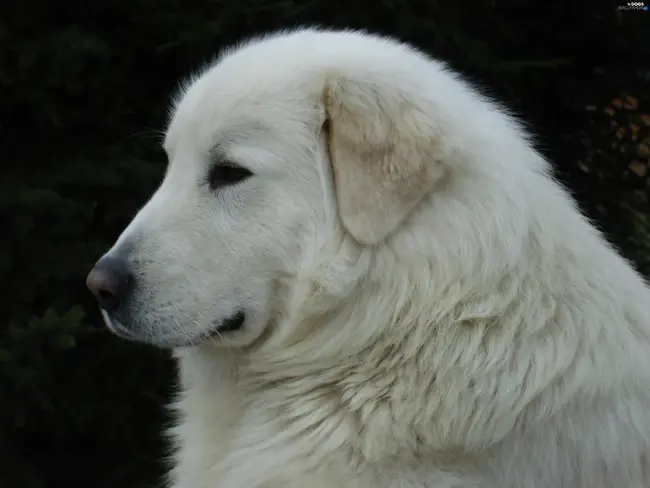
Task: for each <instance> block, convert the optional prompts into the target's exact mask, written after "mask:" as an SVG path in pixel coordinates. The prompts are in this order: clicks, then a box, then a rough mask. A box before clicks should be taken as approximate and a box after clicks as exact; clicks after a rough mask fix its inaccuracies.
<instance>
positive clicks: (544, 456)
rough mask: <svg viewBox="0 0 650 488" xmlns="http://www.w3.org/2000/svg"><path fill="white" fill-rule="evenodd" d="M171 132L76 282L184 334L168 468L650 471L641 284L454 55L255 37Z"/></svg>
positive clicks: (442, 481) (439, 487)
mask: <svg viewBox="0 0 650 488" xmlns="http://www.w3.org/2000/svg"><path fill="white" fill-rule="evenodd" d="M165 150H166V152H167V155H168V157H169V161H170V163H169V168H168V171H167V175H166V177H165V179H164V181H163V183H162V185H161V186H160V188H159V189H158V191H157V192H156V193H155V194H154V196H153V197H152V198H151V200H150V201H149V202H148V203H147V205H146V206H145V207H144V208H143V209H142V210H141V211H140V212H139V214H138V215H137V216H136V218H135V219H134V220H133V222H132V223H131V224H130V225H129V227H128V228H127V229H126V230H125V231H124V233H123V234H122V236H121V237H120V238H119V240H118V241H117V243H116V244H115V246H114V247H113V248H112V249H111V250H110V251H109V252H108V253H107V255H106V256H104V258H102V259H101V260H100V261H99V262H98V264H97V266H96V267H95V268H94V270H93V271H92V272H91V274H90V275H89V277H88V285H89V287H90V288H91V290H92V291H93V292H94V293H95V294H96V295H97V297H98V300H99V302H100V306H101V307H102V309H103V310H104V315H105V317H106V321H107V323H108V325H109V327H110V328H111V329H112V330H113V331H114V332H115V333H117V334H119V335H121V336H124V337H126V338H130V339H133V340H139V341H144V342H148V343H150V344H155V345H158V346H162V347H171V348H174V349H175V355H176V357H177V358H178V359H179V365H180V377H181V390H182V391H181V394H180V398H179V401H178V402H177V404H176V408H177V409H178V412H179V417H180V419H179V423H178V426H177V427H176V428H175V429H174V430H173V437H174V439H175V440H176V442H177V454H176V457H175V469H174V470H173V476H172V481H171V485H172V486H173V487H174V488H339V487H341V488H343V487H344V488H425V487H426V488H451V487H456V488H470V487H481V488H524V487H526V488H528V487H531V488H533V487H534V488H605V487H606V488H640V487H650V289H649V288H648V287H647V286H646V284H645V283H644V281H643V280H642V278H641V277H640V276H639V275H638V274H637V273H636V272H635V271H634V270H633V268H632V267H631V266H630V265H629V264H628V263H627V262H626V261H624V260H623V259H622V258H621V257H620V256H619V255H618V254H617V253H616V252H615V251H614V250H613V249H612V248H611V247H610V246H609V245H608V243H607V242H606V241H605V239H604V238H603V237H602V236H601V235H600V234H599V233H598V231H597V230H595V229H594V227H592V226H591V225H590V224H589V223H588V222H587V220H586V219H585V218H584V217H583V216H582V215H581V214H580V212H579V211H578V210H577V209H576V206H575V205H574V202H573V201H572V200H571V198H570V197H569V196H568V195H567V193H566V192H565V191H564V190H563V189H562V188H561V187H560V185H558V184H557V183H556V182H555V181H554V180H553V178H552V177H551V176H550V174H549V168H548V164H547V163H546V162H545V161H544V159H543V158H542V157H541V156H540V155H539V154H538V153H536V152H535V150H534V149H533V148H532V147H531V144H530V142H529V141H528V140H527V137H526V136H525V134H524V133H523V132H522V130H521V129H520V127H519V126H518V124H517V122H516V121H514V120H513V119H512V118H510V117H509V116H507V115H506V114H505V113H504V111H503V110H502V109H500V108H499V107H498V106H496V105H495V104H493V103H491V102H490V101H488V100H486V99H485V98H484V97H482V96H481V95H479V94H478V93H477V92H476V91H475V90H473V89H472V88H471V87H470V86H468V85H467V84H466V83H465V82H463V81H462V80H461V79H459V78H458V77H457V76H456V75H455V74H454V73H452V72H450V71H449V70H448V69H446V68H445V66H444V65H443V64H441V63H439V62H437V61H434V60H432V59H430V58H428V57H427V56H425V55H423V54H422V53H419V52H418V51H416V50H414V49H413V48H411V47H408V46H406V45H404V44H401V43H398V42H396V41H393V40H390V39H386V38H381V37H377V36H373V35H368V34H364V33H359V32H332V31H325V30H317V29H305V30H298V31H295V32H283V33H280V34H276V35H272V36H269V37H265V38H262V39H257V40H255V41H252V42H249V43H246V44H244V45H242V46H240V47H238V48H237V49H233V50H231V51H229V52H227V53H225V54H224V55H223V56H222V57H221V59H220V60H219V61H218V62H217V63H216V64H215V65H214V66H211V67H210V68H209V69H206V70H205V71H204V72H202V73H201V74H200V75H199V76H197V77H196V78H194V79H193V80H192V81H191V82H190V83H188V84H187V85H186V86H185V87H184V90H183V91H182V94H181V96H180V97H178V99H177V102H176V103H175V105H174V107H173V110H172V117H171V122H170V124H169V127H168V130H167V133H166V140H165Z"/></svg>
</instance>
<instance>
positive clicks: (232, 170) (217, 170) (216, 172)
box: [208, 163, 253, 190]
mask: <svg viewBox="0 0 650 488" xmlns="http://www.w3.org/2000/svg"><path fill="white" fill-rule="evenodd" d="M251 176H253V173H252V172H250V171H249V170H247V169H246V168H243V167H241V166H237V165H235V164H232V163H223V164H215V165H213V166H212V168H210V173H209V174H208V184H209V185H210V189H211V190H216V189H217V188H222V187H224V186H228V185H234V184H237V183H239V182H241V181H244V180H245V179H246V178H250V177H251Z"/></svg>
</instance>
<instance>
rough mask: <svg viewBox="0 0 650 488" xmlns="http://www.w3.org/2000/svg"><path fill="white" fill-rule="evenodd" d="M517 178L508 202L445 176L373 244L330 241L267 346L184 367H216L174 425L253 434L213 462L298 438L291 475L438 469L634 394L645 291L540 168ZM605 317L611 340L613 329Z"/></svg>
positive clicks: (639, 380)
mask: <svg viewBox="0 0 650 488" xmlns="http://www.w3.org/2000/svg"><path fill="white" fill-rule="evenodd" d="M522 180H524V181H531V185H530V187H528V188H526V187H520V188H517V189H512V188H510V189H509V192H508V193H507V195H506V194H504V192H503V191H501V189H500V187H499V184H498V183H497V182H494V184H493V185H490V184H489V183H490V182H489V181H488V180H486V179H483V180H482V181H480V180H479V179H477V178H476V177H475V175H472V176H471V177H469V178H467V179H466V180H463V179H461V178H459V179H458V180H457V181H456V182H454V183H453V184H454V185H456V186H455V187H454V188H450V189H449V192H447V193H446V192H445V191H444V190H442V191H438V192H435V194H433V195H431V196H430V197H429V199H428V200H427V201H425V202H423V204H422V205H421V207H422V208H421V209H420V210H419V211H418V212H416V214H415V215H412V216H411V217H410V218H411V219H413V221H412V225H410V226H409V227H407V228H405V229H404V230H403V231H402V232H399V233H396V234H395V235H394V236H393V237H392V238H390V239H389V240H388V242H386V243H384V244H382V245H381V246H377V247H375V248H372V249H370V248H362V247H360V246H358V245H357V244H356V243H354V242H352V241H351V240H349V238H344V240H343V242H342V244H341V245H340V246H338V247H336V249H334V250H331V251H329V252H325V253H324V254H323V253H321V258H323V259H321V260H320V261H313V262H312V264H311V267H310V268H309V270H305V271H304V272H303V274H304V279H303V278H302V277H301V276H298V277H297V278H296V280H295V282H294V283H293V284H292V285H291V286H290V287H288V288H287V290H286V292H287V293H288V296H287V297H286V298H287V300H286V301H287V304H288V305H287V308H286V310H284V311H283V316H282V319H281V320H280V321H279V322H278V324H277V334H276V335H275V337H273V338H272V339H271V340H269V342H268V343H266V344H264V345H263V346H262V347H260V348H259V349H257V350H256V351H254V352H253V353H251V354H247V355H240V353H238V352H236V351H234V352H229V351H215V350H211V349H210V350H207V349H206V347H207V346H204V347H203V348H202V349H201V350H200V351H199V350H195V351H193V352H188V351H186V352H183V353H181V355H182V358H183V360H184V361H186V362H187V363H188V366H187V367H186V370H187V371H190V369H191V368H190V366H189V363H190V362H191V361H192V360H191V358H189V356H191V355H192V354H194V355H196V354H202V355H206V354H212V355H215V356H216V355H221V359H219V360H217V359H215V371H216V370H219V368H223V369H221V370H219V371H220V372H219V373H215V375H214V376H212V377H211V376H210V375H209V374H208V373H204V377H203V378H201V379H200V380H199V379H196V378H194V379H189V378H187V377H186V378H184V383H185V385H184V386H185V395H186V400H181V404H180V407H181V409H182V410H184V411H185V413H186V415H187V419H188V421H189V420H190V419H192V418H194V420H193V421H195V422H197V424H196V428H197V429H210V426H208V425H201V422H203V423H209V422H211V421H212V422H216V423H218V424H219V425H220V426H222V427H221V428H222V429H225V430H222V431H221V432H222V435H223V436H224V438H227V437H228V433H227V432H228V429H230V428H232V429H236V425H237V423H241V422H246V423H247V424H246V425H247V426H248V427H249V429H248V432H257V434H259V436H256V435H253V434H251V437H250V438H246V439H238V440H237V441H236V442H237V443H238V444H237V449H234V446H232V445H231V446H230V447H229V448H227V449H226V452H227V456H225V458H223V459H222V460H221V461H222V462H223V463H227V462H228V459H234V456H236V454H235V453H236V452H241V451H242V450H246V449H249V450H250V451H257V452H261V450H264V449H272V450H274V453H275V455H274V462H275V463H280V464H281V461H280V459H281V458H282V455H281V453H282V446H283V445H290V444H291V443H292V442H294V440H295V439H296V438H300V446H301V452H300V453H298V454H299V455H300V456H301V458H304V460H305V461H304V467H305V469H310V466H311V467H313V469H317V467H318V466H319V463H321V462H322V461H323V460H324V459H329V457H330V455H331V454H332V453H335V452H341V451H342V450H344V451H345V452H346V458H347V459H348V460H349V463H351V464H359V463H361V464H362V463H371V464H372V463H386V462H389V460H390V461H391V462H392V461H395V460H399V462H405V463H411V462H412V463H415V464H417V462H418V459H422V457H423V456H424V457H429V456H433V455H434V454H435V456H436V458H437V459H438V460H441V461H440V462H443V461H442V460H444V459H445V455H450V456H451V455H452V454H453V453H458V452H462V453H464V455H465V456H471V455H473V454H480V453H481V452H483V451H485V450H487V449H490V448H491V446H495V445H497V444H498V443H499V442H500V441H502V440H503V439H504V438H507V437H508V436H510V435H512V434H513V432H515V431H519V432H524V431H527V430H529V429H535V428H536V426H540V425H542V424H543V423H544V422H547V421H548V419H550V418H552V417H554V416H558V415H559V416H562V412H564V411H565V410H567V409H570V408H572V406H575V405H579V404H583V403H584V402H586V403H587V404H588V403H589V402H590V401H591V399H596V398H598V397H599V396H600V395H601V394H602V393H603V392H607V391H612V390H615V389H619V390H620V391H628V392H629V391H631V390H634V389H635V388H636V385H638V384H646V385H647V380H648V375H649V374H650V373H649V372H650V346H649V344H650V315H649V314H648V312H647V311H646V307H647V305H646V304H647V303H648V298H649V297H650V296H649V293H648V290H647V288H646V287H645V286H644V285H642V284H641V278H639V277H638V276H637V275H636V274H635V273H634V271H633V270H632V269H631V268H630V267H629V266H628V265H627V264H626V263H625V262H624V261H623V260H622V259H621V258H620V257H619V256H618V255H617V254H615V253H614V252H613V251H612V250H611V249H610V248H609V246H608V245H607V244H606V243H605V241H604V240H603V239H602V238H601V237H600V236H599V235H598V233H597V232H596V231H595V230H594V229H593V228H591V227H590V226H589V225H588V224H587V223H586V221H585V219H584V218H583V217H582V216H581V215H580V214H579V213H578V211H577V210H576V209H575V208H574V205H573V203H572V202H571V201H570V199H569V198H568V197H567V196H566V194H565V193H564V192H563V191H562V190H560V189H559V188H558V187H556V186H555V185H554V184H553V183H552V182H551V181H550V180H549V178H548V177H547V176H546V175H544V174H543V172H540V173H539V177H538V178H532V179H531V178H523V179H522ZM477 181H478V182H479V183H480V184H476V183H474V182H477ZM463 185H467V187H466V188H463ZM549 192H550V194H555V198H554V199H549ZM458 195H466V196H467V200H463V199H462V198H459V197H458ZM524 195H525V198H524ZM538 196H539V199H537V197H538ZM445 199H446V201H444V202H442V200H445ZM472 202H474V203H472ZM477 202H478V203H477ZM536 205H543V206H544V209H543V210H540V208H536V207H535V206H536ZM505 207H508V208H505ZM439 209H442V210H439ZM515 211H516V212H519V214H515V213H513V212H515ZM557 212H562V213H563V214H564V217H563V218H560V219H558V218H553V213H557ZM503 216H509V219H510V220H506V219H505V218H504V217H503ZM546 216H548V217H549V218H546ZM472 219H475V220H476V221H477V222H478V223H477V224H476V225H472V223H471V220H472ZM499 219H502V220H499ZM523 222H526V224H523ZM558 225H563V226H565V227H564V228H562V229H558V228H551V226H556V227H557V226H558ZM409 229H413V231H412V233H411V234H408V233H409ZM418 232H420V234H418ZM495 249H497V250H501V252H494V250H495ZM321 251H322V249H321ZM316 254H318V253H314V256H315V255H316ZM314 263H315V264H314ZM593 263H599V265H598V266H597V267H594V266H593ZM573 267H577V268H578V271H576V270H572V268H573ZM612 274H619V275H621V274H623V275H627V276H626V277H625V278H624V279H610V278H609V277H610V276H611V275H612ZM608 283H618V284H620V283H628V284H629V289H625V290H623V289H620V287H619V288H616V289H615V288H612V287H609V286H608ZM351 297H354V301H353V300H352V298H351ZM580 303H584V304H588V305H585V306H576V304H580ZM607 317H610V318H611V322H613V323H618V324H625V326H624V327H622V328H619V329H617V330H612V328H611V327H608V326H607V325H608V324H605V323H603V320H604V318H605V319H606V318H607ZM357 325H358V327H357ZM220 365H221V366H220ZM223 365H227V367H226V366H223ZM224 372H225V373H224ZM187 374H189V373H187ZM187 374H186V376H187ZM205 375H207V376H205ZM216 378H220V379H219V382H221V386H218V385H217V384H216ZM224 378H225V379H224ZM199 383H200V384H199ZM193 388H194V389H195V388H202V389H206V388H207V389H214V390H215V394H214V395H213V398H214V399H215V404H214V405H204V406H202V407H201V409H203V412H196V411H194V412H189V411H188V408H189V406H190V405H192V403H191V401H190V398H189V397H190V396H191V395H192V394H193ZM226 390H227V392H228V393H227V395H229V400H228V401H227V402H226V403H223V401H221V400H219V398H221V397H222V396H225V394H226ZM219 391H220V394H219ZM235 399H236V400H235ZM219 402H222V403H219ZM541 407H543V408H541ZM191 408H193V409H196V408H198V407H196V406H193V405H192V406H191ZM211 408H212V409H214V411H210V409H211ZM226 409H229V411H227V412H225V413H224V411H225V410H226ZM217 412H219V413H217ZM251 412H255V417H254V418H249V417H248V414H249V413H251ZM197 414H198V415H197ZM224 418H227V419H230V421H228V422H226V421H224ZM201 419H202V420H201ZM210 419H212V420H210ZM432 419H434V420H432ZM435 419H440V420H441V421H440V422H437V421H436V420H435ZM621 421H622V422H625V420H624V419H622V420H621ZM251 423H252V424H254V425H256V426H257V429H253V428H252V427H251ZM224 425H226V426H228V427H227V428H225V427H223V426H224ZM238 449H239V451H238ZM285 451H286V453H287V456H289V455H296V454H297V453H296V452H295V451H293V450H290V449H286V450H285ZM213 462H215V463H217V461H216V460H213ZM260 462H261V461H260ZM280 467H281V466H280ZM266 468H268V469H271V467H266ZM266 468H265V469H266ZM215 469H216V468H215ZM256 469H257V471H258V472H259V470H261V469H263V468H262V465H260V466H258V468H256ZM276 469H279V467H277V466H276ZM233 476H234V475H233ZM237 476H239V477H240V478H239V479H241V476H243V474H242V470H239V471H238V474H237ZM251 476H252V475H251ZM220 486H221V485H220ZM223 486H228V485H223Z"/></svg>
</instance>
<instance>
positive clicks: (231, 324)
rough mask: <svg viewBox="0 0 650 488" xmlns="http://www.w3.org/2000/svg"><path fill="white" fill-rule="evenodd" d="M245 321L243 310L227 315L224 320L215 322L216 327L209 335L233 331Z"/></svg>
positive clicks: (239, 327) (238, 328)
mask: <svg viewBox="0 0 650 488" xmlns="http://www.w3.org/2000/svg"><path fill="white" fill-rule="evenodd" d="M244 322H246V315H245V314H244V312H242V311H239V312H237V313H236V314H234V315H232V316H230V317H228V318H227V319H226V320H223V321H222V322H221V323H219V324H217V326H216V327H214V328H213V329H212V333H211V334H210V336H211V337H213V336H217V337H218V336H219V335H220V334H223V333H224V332H235V331H238V330H240V329H241V328H242V327H243V326H244Z"/></svg>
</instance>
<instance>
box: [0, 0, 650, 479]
mask: <svg viewBox="0 0 650 488" xmlns="http://www.w3.org/2000/svg"><path fill="white" fill-rule="evenodd" d="M646 4H647V2H646ZM303 23H308V24H323V25H329V26H346V27H363V28H368V29H371V30H374V31H378V32H381V33H389V34H393V35H396V36H398V37H400V38H402V39H404V40H407V41H412V42H414V43H416V44H417V45H419V46H420V47H422V48H423V49H425V50H426V51H428V52H430V53H432V54H434V55H437V56H440V57H442V58H444V59H446V60H448V61H449V62H450V63H451V65H452V66H453V67H454V68H456V69H457V70H460V71H461V72H463V73H464V74H465V75H466V76H467V77H469V78H470V79H471V80H473V81H474V82H475V83H477V84H479V86H481V87H483V88H484V90H485V91H487V92H488V93H489V94H491V95H492V96H493V97H495V98H497V99H499V100H501V101H503V102H505V103H507V104H508V105H509V106H510V107H511V108H512V109H513V110H514V111H515V112H516V113H517V114H519V115H520V116H521V117H522V118H523V119H524V120H525V121H526V122H528V123H529V124H530V127H531V129H532V130H533V131H534V133H535V134H536V135H537V141H538V144H539V148H540V150H541V151H542V152H544V153H545V154H546V155H547V156H548V157H549V158H550V159H552V160H553V162H554V164H555V167H556V169H557V172H558V176H559V177H560V179H561V180H562V181H563V182H565V183H566V185H567V186H568V187H569V188H570V189H571V190H572V191H573V193H574V195H575V196H576V197H577V198H578V199H579V201H580V203H581V205H582V206H583V208H584V209H585V211H586V212H587V213H588V214H589V215H590V216H591V217H592V218H593V219H594V220H595V221H596V222H597V224H598V225H599V226H600V227H601V228H602V229H604V230H605V232H606V233H607V234H608V235H609V236H610V238H611V240H612V241H613V242H614V243H615V244H616V245H617V246H618V247H619V248H620V249H621V250H622V252H623V253H624V254H625V255H626V256H627V257H629V259H630V260H632V261H634V262H635V263H636V264H637V266H638V267H639V268H640V269H641V271H642V272H643V273H645V274H646V275H648V273H650V240H649V239H648V229H649V228H650V227H649V226H648V218H649V217H650V212H649V203H648V188H649V187H648V178H647V171H648V155H649V145H650V134H649V129H650V106H649V90H648V88H649V85H650V12H648V11H645V12H644V11H623V10H620V9H618V8H617V6H616V4H615V3H612V2H607V1H603V0H601V1H600V2H592V3H588V2H576V1H571V0H551V1H548V2H541V1H537V2H533V1H525V0H471V1H470V0H467V1H466V2H461V1H459V0H438V1H435V0H429V1H424V0H422V1H399V0H383V1H379V0H372V1H371V0H345V1H343V0H309V1H308V0H303V1H301V0H238V1H235V0H232V1H225V0H222V1H218V0H212V1H210V0H194V1H192V2H190V1H181V0H130V1H110V0H87V1H86V2H81V1H79V0H60V1H49V2H47V1H37V0H25V1H22V2H19V1H18V0H5V1H4V3H3V4H2V6H0V143H1V145H0V149H1V153H0V159H2V161H3V169H2V170H1V171H0V229H2V238H0V287H2V288H1V290H0V291H1V295H0V297H1V298H0V486H1V487H3V488H39V487H54V486H57V487H58V486H59V485H63V486H66V487H67V488H75V487H85V488H104V487H106V488H108V487H111V488H113V487H116V486H119V487H120V488H135V487H138V488H142V487H156V486H160V484H161V477H160V473H161V471H162V470H163V469H164V466H163V463H162V461H160V460H161V459H163V452H164V451H163V449H164V445H163V444H162V438H161V435H160V432H161V429H162V428H163V426H164V424H165V423H166V422H167V421H168V419H167V418H166V416H165V410H164V404H165V402H166V399H167V398H168V395H169V393H170V391H171V387H172V383H173V375H174V371H173V365H172V364H171V362H170V361H169V358H168V355H167V353H163V352H160V351H156V350H154V349H152V348H147V347H137V346H133V345H130V344H128V343H126V342H124V341H120V340H118V339H116V338H113V337H112V336H110V334H108V333H107V332H106V331H105V330H104V328H103V327H102V322H101V319H100V317H99V314H98V313H97V309H96V306H95V304H94V303H93V300H92V299H91V296H90V294H89V293H88V292H87V291H86V290H85V287H84V279H85V275H86V273H87V272H88V270H89V269H90V267H91V265H92V264H93V262H94V261H95V260H96V259H97V258H98V257H99V256H100V255H101V254H102V253H103V252H104V251H106V250H107V249H108V247H109V246H110V245H111V243H112V242H113V240H114V239H115V238H116V237H117V236H118V235H119V233H120V231H121V229H122V228H123V227H124V226H125V225H126V224H127V223H128V221H129V220H130V219H131V217H132V216H133V215H134V212H135V211H136V210H137V209H138V207H139V206H141V205H142V204H143V203H144V202H145V201H146V199H147V197H148V196H149V195H150V193H151V192H152V191H153V190H154V189H155V187H156V185H157V184H158V183H159V181H160V178H161V177H162V175H163V171H164V168H165V160H164V157H163V153H162V151H161V149H160V146H159V142H160V133H159V130H160V129H163V128H164V123H165V117H166V112H165V111H166V107H167V103H168V101H169V97H170V94H172V93H173V92H174V91H175V89H176V87H177V85H178V82H179V80H180V79H181V78H183V77H185V76H187V75H188V74H189V73H190V72H191V71H192V70H194V69H195V68H197V67H198V66H200V65H201V64H202V63H205V62H208V61H210V60H211V59H212V58H213V57H214V55H215V53H216V52H218V51H219V50H220V49H221V48H222V47H223V46H224V45H227V44H230V43H232V42H233V41H236V40H238V39H240V38H241V37H245V36H248V35H251V34H257V33H261V32H264V31H266V30H269V29H276V28H280V27H291V26H295V25H298V24H303ZM504 177H507V175H504Z"/></svg>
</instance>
